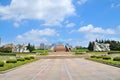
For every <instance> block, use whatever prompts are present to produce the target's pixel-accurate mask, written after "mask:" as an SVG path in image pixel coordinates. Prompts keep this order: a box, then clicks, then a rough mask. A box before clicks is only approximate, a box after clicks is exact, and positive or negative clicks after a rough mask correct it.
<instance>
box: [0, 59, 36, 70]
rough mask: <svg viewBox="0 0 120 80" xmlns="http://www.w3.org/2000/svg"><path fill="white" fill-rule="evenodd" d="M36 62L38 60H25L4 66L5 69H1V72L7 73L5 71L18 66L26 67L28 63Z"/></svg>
mask: <svg viewBox="0 0 120 80" xmlns="http://www.w3.org/2000/svg"><path fill="white" fill-rule="evenodd" d="M36 60H38V59H31V60H25V61H18V62H17V63H14V64H4V66H3V67H0V71H5V70H8V69H11V68H14V67H17V66H21V65H24V64H27V63H30V62H33V61H36Z"/></svg>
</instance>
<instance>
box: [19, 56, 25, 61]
mask: <svg viewBox="0 0 120 80" xmlns="http://www.w3.org/2000/svg"><path fill="white" fill-rule="evenodd" d="M17 61H25V59H24V58H22V57H21V58H17Z"/></svg>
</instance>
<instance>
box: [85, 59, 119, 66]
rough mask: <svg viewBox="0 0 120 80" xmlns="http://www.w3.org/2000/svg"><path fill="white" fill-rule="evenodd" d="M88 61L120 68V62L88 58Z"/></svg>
mask: <svg viewBox="0 0 120 80" xmlns="http://www.w3.org/2000/svg"><path fill="white" fill-rule="evenodd" d="M87 59H88V60H92V61H96V62H100V63H104V64H108V65H112V66H116V67H120V61H113V60H112V59H110V60H103V59H102V58H87Z"/></svg>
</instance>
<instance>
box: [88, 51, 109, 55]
mask: <svg viewBox="0 0 120 80" xmlns="http://www.w3.org/2000/svg"><path fill="white" fill-rule="evenodd" d="M88 53H91V54H107V53H108V52H95V51H90V52H88Z"/></svg>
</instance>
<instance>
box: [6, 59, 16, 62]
mask: <svg viewBox="0 0 120 80" xmlns="http://www.w3.org/2000/svg"><path fill="white" fill-rule="evenodd" d="M6 63H17V59H8V60H7V61H6Z"/></svg>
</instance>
